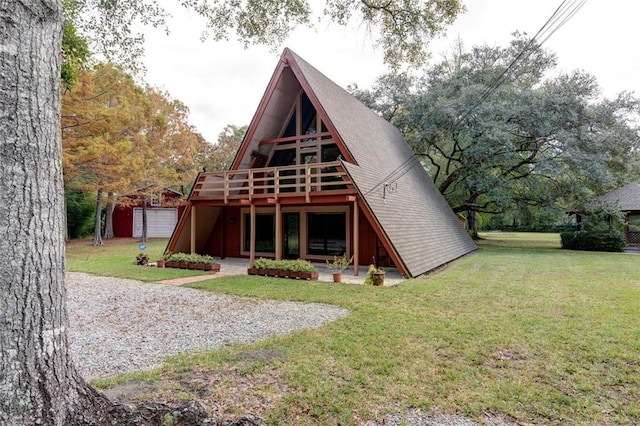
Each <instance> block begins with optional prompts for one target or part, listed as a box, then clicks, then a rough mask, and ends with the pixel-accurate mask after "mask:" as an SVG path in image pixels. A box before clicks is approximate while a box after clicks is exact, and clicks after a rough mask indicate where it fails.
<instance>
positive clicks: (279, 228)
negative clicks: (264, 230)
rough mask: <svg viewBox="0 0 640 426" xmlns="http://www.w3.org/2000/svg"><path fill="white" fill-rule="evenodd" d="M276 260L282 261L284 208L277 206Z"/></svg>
mask: <svg viewBox="0 0 640 426" xmlns="http://www.w3.org/2000/svg"><path fill="white" fill-rule="evenodd" d="M275 220H276V260H280V259H282V246H283V244H282V208H281V207H280V203H278V204H276V217H275Z"/></svg>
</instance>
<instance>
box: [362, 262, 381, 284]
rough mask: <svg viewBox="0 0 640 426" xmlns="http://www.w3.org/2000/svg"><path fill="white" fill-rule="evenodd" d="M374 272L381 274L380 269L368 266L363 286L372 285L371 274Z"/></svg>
mask: <svg viewBox="0 0 640 426" xmlns="http://www.w3.org/2000/svg"><path fill="white" fill-rule="evenodd" d="M376 272H382V268H378V267H376V265H369V270H368V271H367V275H366V276H365V277H364V284H366V285H373V274H374V273H376Z"/></svg>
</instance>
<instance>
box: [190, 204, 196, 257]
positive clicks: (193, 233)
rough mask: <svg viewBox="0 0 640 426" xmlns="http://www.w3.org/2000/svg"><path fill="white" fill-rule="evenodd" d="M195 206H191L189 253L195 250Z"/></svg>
mask: <svg viewBox="0 0 640 426" xmlns="http://www.w3.org/2000/svg"><path fill="white" fill-rule="evenodd" d="M196 210H197V209H196V206H191V241H190V242H191V247H190V250H191V253H192V254H193V253H195V252H196Z"/></svg>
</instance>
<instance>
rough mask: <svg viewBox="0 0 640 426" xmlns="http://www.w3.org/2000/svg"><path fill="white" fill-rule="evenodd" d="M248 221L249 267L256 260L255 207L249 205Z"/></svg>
mask: <svg viewBox="0 0 640 426" xmlns="http://www.w3.org/2000/svg"><path fill="white" fill-rule="evenodd" d="M249 216H250V219H249V266H253V262H254V261H255V260H256V205H255V204H251V209H250V215H249Z"/></svg>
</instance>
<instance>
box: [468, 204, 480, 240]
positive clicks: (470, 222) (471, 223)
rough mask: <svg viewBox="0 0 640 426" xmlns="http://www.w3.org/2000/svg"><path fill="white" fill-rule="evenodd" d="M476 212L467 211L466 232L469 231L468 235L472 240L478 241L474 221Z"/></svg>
mask: <svg viewBox="0 0 640 426" xmlns="http://www.w3.org/2000/svg"><path fill="white" fill-rule="evenodd" d="M476 214H477V213H476V212H475V211H473V210H467V230H468V231H469V235H471V238H473V239H474V240H479V239H480V235H479V234H478V221H477V220H476Z"/></svg>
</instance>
